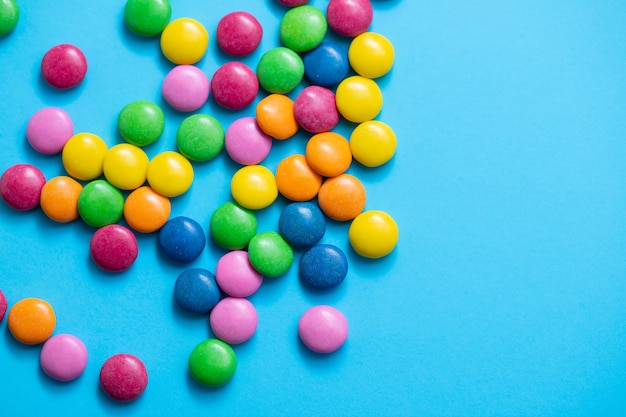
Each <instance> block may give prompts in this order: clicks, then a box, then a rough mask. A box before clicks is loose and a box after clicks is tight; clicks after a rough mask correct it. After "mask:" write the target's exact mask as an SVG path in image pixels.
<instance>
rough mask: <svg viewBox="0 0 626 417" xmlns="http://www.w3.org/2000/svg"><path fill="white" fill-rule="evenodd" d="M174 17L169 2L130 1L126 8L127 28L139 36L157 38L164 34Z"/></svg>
mask: <svg viewBox="0 0 626 417" xmlns="http://www.w3.org/2000/svg"><path fill="white" fill-rule="evenodd" d="M170 17H172V6H171V5H170V2H169V0H128V1H127V2H126V6H125V7H124V22H126V26H128V28H129V29H130V30H131V31H133V32H135V33H136V34H138V35H142V36H155V35H158V34H159V33H161V32H163V29H165V26H167V24H168V23H169V22H170Z"/></svg>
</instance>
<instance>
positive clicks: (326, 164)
mask: <svg viewBox="0 0 626 417" xmlns="http://www.w3.org/2000/svg"><path fill="white" fill-rule="evenodd" d="M306 160H307V162H308V163H309V165H310V166H311V168H313V169H314V170H315V171H316V172H317V173H319V174H320V175H323V176H324V177H336V176H337V175H339V174H343V173H344V172H346V170H347V169H348V168H349V167H350V164H351V163H352V152H351V151H350V144H349V143H348V141H347V140H346V138H344V137H343V136H341V135H340V134H339V133H335V132H324V133H318V134H317V135H313V136H312V137H311V138H310V139H309V141H308V142H307V144H306Z"/></svg>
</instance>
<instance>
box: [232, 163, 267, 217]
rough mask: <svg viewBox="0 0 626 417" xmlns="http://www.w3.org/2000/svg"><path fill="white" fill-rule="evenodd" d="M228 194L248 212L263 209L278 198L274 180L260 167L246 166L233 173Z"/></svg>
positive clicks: (264, 168) (265, 169)
mask: <svg viewBox="0 0 626 417" xmlns="http://www.w3.org/2000/svg"><path fill="white" fill-rule="evenodd" d="M230 192H231V194H232V196H233V198H234V199H235V201H236V202H237V203H238V204H239V205H240V206H242V207H244V208H247V209H250V210H259V209H262V208H265V207H267V206H269V205H270V204H272V203H273V202H274V200H276V198H277V197H278V187H277V186H276V178H275V177H274V174H273V173H272V171H270V170H269V169H267V168H266V167H264V166H262V165H247V166H244V167H243V168H240V169H239V171H237V172H235V174H234V175H233V178H232V179H231V181H230Z"/></svg>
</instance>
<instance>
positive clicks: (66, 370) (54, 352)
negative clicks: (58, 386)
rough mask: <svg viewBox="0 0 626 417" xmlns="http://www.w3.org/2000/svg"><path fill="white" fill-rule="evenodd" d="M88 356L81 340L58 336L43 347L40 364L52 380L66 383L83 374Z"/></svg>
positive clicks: (62, 335)
mask: <svg viewBox="0 0 626 417" xmlns="http://www.w3.org/2000/svg"><path fill="white" fill-rule="evenodd" d="M87 356H88V355H87V348H86V347H85V344H84V343H83V342H82V341H81V340H80V339H79V338H77V337H76V336H74V335H71V334H57V335H56V336H52V337H51V338H50V339H48V340H46V342H45V343H44V345H43V346H42V348H41V352H40V354H39V364H40V365H41V369H43V371H44V372H45V373H46V375H48V376H49V377H50V378H53V379H56V380H57V381H63V382H65V381H71V380H74V379H76V378H78V377H79V376H80V375H81V374H82V373H83V371H84V370H85V367H86V366H87Z"/></svg>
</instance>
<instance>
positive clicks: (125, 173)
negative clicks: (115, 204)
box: [103, 143, 148, 190]
mask: <svg viewBox="0 0 626 417" xmlns="http://www.w3.org/2000/svg"><path fill="white" fill-rule="evenodd" d="M103 169H104V176H105V177H106V179H107V181H109V182H110V183H111V184H112V185H114V186H115V187H117V188H119V189H120V190H134V189H137V188H139V187H141V186H142V185H143V184H144V183H145V182H146V171H147V169H148V155H146V153H145V152H144V151H143V150H142V149H141V148H139V147H137V146H135V145H131V144H130V143H120V144H119V145H115V146H114V147H112V148H111V149H109V150H108V151H107V153H106V155H104V164H103Z"/></svg>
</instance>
